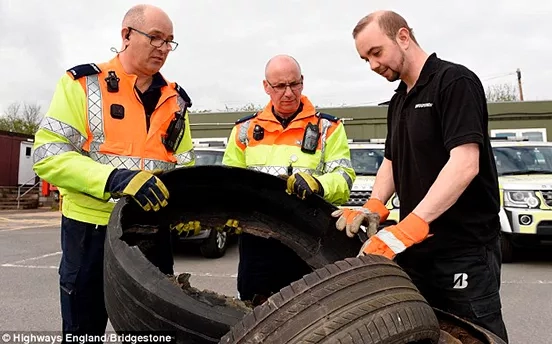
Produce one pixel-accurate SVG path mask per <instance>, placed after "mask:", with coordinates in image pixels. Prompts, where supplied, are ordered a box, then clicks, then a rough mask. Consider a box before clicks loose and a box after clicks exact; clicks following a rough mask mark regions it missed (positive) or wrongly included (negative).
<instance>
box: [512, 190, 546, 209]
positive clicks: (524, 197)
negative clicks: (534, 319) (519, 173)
mask: <svg viewBox="0 0 552 344" xmlns="http://www.w3.org/2000/svg"><path fill="white" fill-rule="evenodd" d="M504 206H505V207H516V208H538V207H539V206H540V200H539V199H538V198H537V196H536V195H535V192H534V191H516V190H512V191H504Z"/></svg>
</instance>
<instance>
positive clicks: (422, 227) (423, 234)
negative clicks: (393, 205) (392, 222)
mask: <svg viewBox="0 0 552 344" xmlns="http://www.w3.org/2000/svg"><path fill="white" fill-rule="evenodd" d="M397 227H399V228H400V230H401V232H402V233H403V235H405V236H407V237H408V238H409V239H410V240H411V241H412V242H413V243H415V244H417V243H420V242H422V241H423V240H424V239H425V238H427V235H428V234H429V224H428V223H427V222H426V221H425V220H424V219H422V218H421V217H419V216H418V215H416V214H414V213H410V214H408V216H406V217H405V218H404V219H403V220H402V221H401V222H399V223H398V224H397Z"/></svg>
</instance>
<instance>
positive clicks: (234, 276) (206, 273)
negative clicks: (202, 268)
mask: <svg viewBox="0 0 552 344" xmlns="http://www.w3.org/2000/svg"><path fill="white" fill-rule="evenodd" d="M182 273H188V274H190V275H192V276H196V277H225V278H236V277H238V274H217V273H211V272H189V271H184V272H176V271H175V273H174V274H175V275H177V276H178V275H179V274H182Z"/></svg>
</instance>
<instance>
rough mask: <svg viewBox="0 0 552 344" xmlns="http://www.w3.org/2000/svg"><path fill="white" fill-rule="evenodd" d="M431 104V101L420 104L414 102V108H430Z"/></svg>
mask: <svg viewBox="0 0 552 344" xmlns="http://www.w3.org/2000/svg"><path fill="white" fill-rule="evenodd" d="M432 106H433V103H420V104H416V105H414V109H419V108H430V107H432Z"/></svg>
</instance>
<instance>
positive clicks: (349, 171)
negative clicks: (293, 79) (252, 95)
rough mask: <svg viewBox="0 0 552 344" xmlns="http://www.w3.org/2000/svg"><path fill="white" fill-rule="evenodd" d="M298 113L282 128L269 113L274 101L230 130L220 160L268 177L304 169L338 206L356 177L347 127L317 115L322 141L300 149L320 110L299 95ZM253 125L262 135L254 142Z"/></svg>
mask: <svg viewBox="0 0 552 344" xmlns="http://www.w3.org/2000/svg"><path fill="white" fill-rule="evenodd" d="M301 102H302V104H303V109H302V111H301V112H300V113H299V114H298V115H297V116H296V117H295V118H294V119H293V120H292V121H291V122H290V123H289V125H288V126H287V127H286V128H285V129H284V128H283V127H282V125H281V124H280V122H279V121H278V120H277V119H276V118H275V116H274V114H273V113H272V103H271V102H269V103H268V105H267V106H266V107H265V108H264V110H263V111H262V112H260V113H259V114H258V115H257V116H254V117H253V118H250V119H248V120H246V121H244V122H241V123H238V124H237V125H236V126H234V128H233V129H232V132H231V134H230V139H229V140H228V146H227V148H226V151H225V153H224V158H223V164H224V165H228V166H235V167H242V168H249V169H253V170H257V171H261V172H265V173H269V174H272V175H287V174H288V170H289V169H290V165H291V170H292V173H296V172H299V171H301V172H307V173H309V174H312V175H313V176H315V177H316V178H317V179H318V180H319V181H320V183H321V184H322V186H323V187H324V198H325V199H326V200H327V201H329V202H331V203H333V204H336V205H340V204H343V203H345V202H346V201H347V200H348V199H349V195H350V191H351V187H352V185H353V182H354V181H355V178H356V175H355V172H354V170H353V168H352V165H351V158H350V152H349V144H348V142H347V135H346V133H345V128H344V127H343V124H342V123H341V121H339V120H337V119H336V120H335V121H334V120H330V119H327V118H324V117H323V118H320V122H319V130H320V139H319V141H318V147H317V149H316V153H315V154H309V153H305V152H303V151H302V150H301V142H302V140H303V135H304V133H305V128H306V126H307V123H313V124H316V123H318V120H319V118H318V116H319V115H320V114H318V113H317V112H316V110H315V108H314V106H313V105H312V103H311V102H310V101H309V99H308V98H307V97H306V96H302V97H301ZM256 125H259V126H260V127H262V128H263V129H264V137H263V138H262V139H260V140H255V138H254V137H253V130H254V128H255V126H256Z"/></svg>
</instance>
